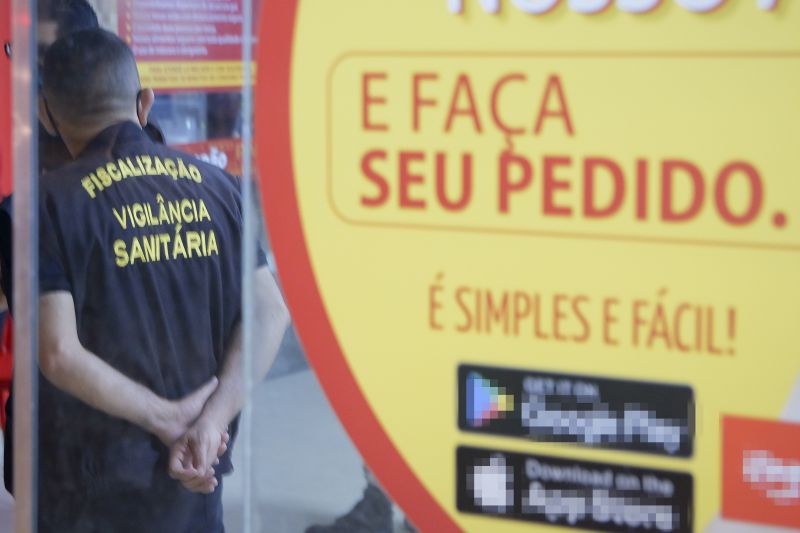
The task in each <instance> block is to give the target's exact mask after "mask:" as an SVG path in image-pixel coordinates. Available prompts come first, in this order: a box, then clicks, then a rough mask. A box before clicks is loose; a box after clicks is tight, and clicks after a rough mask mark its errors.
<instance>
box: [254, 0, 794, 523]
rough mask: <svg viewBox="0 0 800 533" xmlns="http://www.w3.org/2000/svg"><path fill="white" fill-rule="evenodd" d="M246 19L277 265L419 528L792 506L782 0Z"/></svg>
mask: <svg viewBox="0 0 800 533" xmlns="http://www.w3.org/2000/svg"><path fill="white" fill-rule="evenodd" d="M262 15H263V18H262V20H261V26H260V30H259V35H260V36H261V42H260V49H259V65H260V66H259V72H258V81H257V95H256V114H257V124H256V134H257V136H258V137H257V150H256V152H257V154H258V165H259V170H260V176H261V178H262V179H263V186H262V192H263V198H264V205H265V212H266V214H267V218H268V227H269V228H270V230H271V242H272V244H273V246H274V251H275V255H276V259H277V265H278V269H279V271H280V272H281V273H282V282H283V285H284V288H285V290H286V295H287V298H288V302H289V306H290V308H291V310H292V313H293V316H294V318H295V320H296V323H297V327H298V331H299V333H300V336H301V338H302V340H303V343H304V346H305V347H306V349H307V351H308V355H309V358H310V360H311V362H312V364H313V366H314V368H315V370H316V372H317V373H318V374H319V378H320V381H321V383H322V385H323V387H324V388H325V390H326V392H327V394H328V397H329V398H330V400H331V403H332V404H333V406H334V407H335V409H336V410H337V413H338V415H339V416H340V417H341V419H342V420H343V422H344V424H345V426H346V427H347V429H348V430H349V432H350V434H351V436H352V437H353V439H354V441H355V442H356V444H357V445H358V447H359V449H360V450H361V452H362V454H363V456H364V457H365V460H366V461H367V462H368V463H369V466H370V467H371V468H372V469H373V470H374V471H375V473H376V474H377V476H378V478H379V479H380V481H381V483H382V484H383V485H384V486H385V487H386V489H387V490H388V491H389V492H390V493H391V495H392V496H393V497H394V498H395V499H396V500H397V501H398V503H399V504H400V506H401V507H402V508H403V509H404V510H405V511H406V512H407V513H408V514H409V516H410V519H411V521H412V522H414V523H415V524H416V525H417V526H418V527H419V528H420V529H421V530H422V531H424V532H435V533H441V532H447V531H470V532H473V531H478V532H484V531H486V532H505V531H509V532H516V531H520V532H521V531H532V530H533V531H543V532H546V531H553V532H556V531H558V532H563V531H567V530H570V529H575V530H581V529H582V530H591V531H626V532H633V531H664V532H668V531H672V532H687V531H694V532H726V531H729V532H732V531H737V532H739V531H752V532H761V531H782V530H795V529H797V528H800V513H798V509H800V507H799V506H800V477H799V476H798V471H800V440H798V439H797V435H798V427H799V426H798V423H800V385H798V380H799V379H800V353H799V352H800V328H798V327H797V320H798V317H800V284H798V283H797V279H796V277H797V272H798V267H800V180H799V179H798V177H800V150H798V149H797V147H798V144H797V143H798V139H800V99H798V97H797V95H798V94H800V32H798V31H797V29H798V28H800V5H797V3H796V2H790V1H766V0H727V1H725V0H663V1H658V0H618V1H614V2H612V1H610V0H570V1H567V0H563V1H558V0H507V1H506V0H463V1H459V0H408V1H406V2H374V1H371V0H342V1H339V2H315V1H308V0H306V1H287V0H275V1H271V2H267V3H266V4H265V9H264V10H263V13H262ZM770 527H775V528H777V529H775V530H771V529H768V528H770ZM780 528H783V529H780Z"/></svg>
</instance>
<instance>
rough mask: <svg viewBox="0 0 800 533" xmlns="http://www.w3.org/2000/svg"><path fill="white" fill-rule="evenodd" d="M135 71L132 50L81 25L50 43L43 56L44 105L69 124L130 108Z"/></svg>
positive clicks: (135, 91)
mask: <svg viewBox="0 0 800 533" xmlns="http://www.w3.org/2000/svg"><path fill="white" fill-rule="evenodd" d="M139 90H140V85H139V74H138V72H137V70H136V61H135V59H134V57H133V52H131V49H130V48H128V45H127V44H125V42H124V41H123V40H122V39H120V38H119V37H117V36H116V35H114V34H113V33H111V32H108V31H105V30H100V29H96V30H83V31H79V32H76V33H73V34H70V35H67V36H66V37H62V38H60V39H58V40H57V41H56V42H54V43H53V44H52V45H51V46H50V48H49V49H48V50H47V53H46V54H45V57H44V65H43V67H42V91H43V93H44V96H45V98H46V99H47V103H48V106H50V107H51V108H52V109H53V110H57V111H58V113H57V114H58V115H60V116H62V117H65V118H66V119H67V120H69V121H71V122H75V123H80V122H82V121H91V120H94V119H105V118H107V117H109V116H112V115H114V114H118V113H119V112H120V111H124V110H127V109H130V110H134V109H135V106H136V97H137V95H138V93H139Z"/></svg>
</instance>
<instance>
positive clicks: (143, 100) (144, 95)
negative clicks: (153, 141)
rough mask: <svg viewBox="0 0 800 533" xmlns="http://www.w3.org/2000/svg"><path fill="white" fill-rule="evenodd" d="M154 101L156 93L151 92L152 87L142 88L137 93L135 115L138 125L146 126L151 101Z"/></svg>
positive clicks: (151, 105) (151, 107) (151, 106)
mask: <svg viewBox="0 0 800 533" xmlns="http://www.w3.org/2000/svg"><path fill="white" fill-rule="evenodd" d="M155 101H156V95H155V94H154V93H153V89H142V91H141V92H140V93H139V104H138V106H137V109H136V116H138V117H139V125H140V126H142V127H145V126H147V117H149V116H150V110H151V109H153V102H155Z"/></svg>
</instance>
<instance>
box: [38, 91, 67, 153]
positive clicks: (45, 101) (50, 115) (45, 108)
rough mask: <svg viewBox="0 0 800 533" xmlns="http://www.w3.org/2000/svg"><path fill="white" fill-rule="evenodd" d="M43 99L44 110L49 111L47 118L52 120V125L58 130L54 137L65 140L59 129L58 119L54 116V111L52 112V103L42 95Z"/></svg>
mask: <svg viewBox="0 0 800 533" xmlns="http://www.w3.org/2000/svg"><path fill="white" fill-rule="evenodd" d="M42 101H43V102H44V111H45V113H47V119H48V120H49V121H50V125H51V126H53V130H55V132H56V134H55V135H54V137H55V138H56V139H58V140H60V141H61V142H64V138H63V137H61V132H60V131H58V123H57V122H56V119H54V118H53V113H51V112H50V105H49V104H48V103H47V98H45V97H44V96H42Z"/></svg>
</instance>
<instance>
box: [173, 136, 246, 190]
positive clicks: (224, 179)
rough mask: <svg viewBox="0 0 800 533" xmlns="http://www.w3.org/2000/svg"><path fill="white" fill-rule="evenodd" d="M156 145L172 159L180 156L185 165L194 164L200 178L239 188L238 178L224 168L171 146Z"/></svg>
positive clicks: (221, 185)
mask: <svg viewBox="0 0 800 533" xmlns="http://www.w3.org/2000/svg"><path fill="white" fill-rule="evenodd" d="M158 147H159V149H160V151H161V152H162V153H164V154H168V155H169V156H171V157H172V158H174V159H178V158H180V159H181V160H182V161H183V162H184V163H185V164H186V165H194V166H195V167H196V168H197V169H198V170H199V171H200V175H201V176H202V178H204V179H208V180H209V182H210V184H212V185H218V186H220V187H224V188H227V189H230V190H232V191H234V190H235V191H237V192H238V191H239V190H240V189H241V180H240V178H238V177H237V176H234V175H232V174H230V173H228V172H226V171H225V170H224V169H221V168H219V167H218V166H216V165H213V164H211V163H208V162H206V161H203V160H202V159H199V158H198V157H196V156H194V155H192V154H189V153H186V152H182V151H181V150H178V149H176V148H172V147H171V146H167V145H159V146H158Z"/></svg>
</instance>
